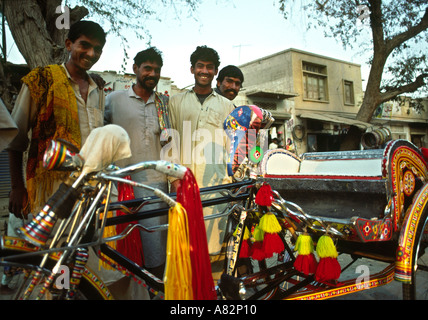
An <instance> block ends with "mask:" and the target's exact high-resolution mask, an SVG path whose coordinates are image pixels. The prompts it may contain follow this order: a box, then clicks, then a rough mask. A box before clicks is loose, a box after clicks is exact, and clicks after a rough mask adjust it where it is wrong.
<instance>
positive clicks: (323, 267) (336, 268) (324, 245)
mask: <svg viewBox="0 0 428 320" xmlns="http://www.w3.org/2000/svg"><path fill="white" fill-rule="evenodd" d="M317 254H318V256H319V257H320V261H319V263H318V268H317V271H316V273H315V279H316V280H317V281H319V282H328V281H332V280H337V279H339V277H340V273H341V271H342V270H341V267H340V264H339V262H338V261H337V256H338V253H337V250H336V247H335V246H334V243H333V240H332V239H331V238H330V236H328V235H323V236H321V237H320V238H319V239H318V243H317Z"/></svg>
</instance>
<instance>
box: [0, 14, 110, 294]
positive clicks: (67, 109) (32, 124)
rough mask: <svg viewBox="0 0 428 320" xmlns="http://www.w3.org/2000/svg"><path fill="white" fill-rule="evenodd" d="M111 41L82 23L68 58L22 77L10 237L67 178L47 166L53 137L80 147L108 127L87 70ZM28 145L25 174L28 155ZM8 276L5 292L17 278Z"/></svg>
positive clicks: (11, 149)
mask: <svg viewBox="0 0 428 320" xmlns="http://www.w3.org/2000/svg"><path fill="white" fill-rule="evenodd" d="M105 42H106V34H105V32H104V30H103V29H102V28H101V26H100V25H99V24H97V23H95V22H92V21H78V22H76V23H75V24H73V25H72V26H71V27H70V30H69V33H68V36H67V39H66V41H65V47H66V49H67V51H68V52H69V56H68V57H69V58H68V60H67V61H66V62H65V63H63V64H61V65H56V64H55V65H49V66H45V67H37V68H35V69H33V70H32V71H30V73H28V74H27V75H26V76H25V77H23V78H22V83H23V85H22V88H21V91H20V93H19V95H18V97H17V99H16V102H15V106H14V109H13V112H12V117H13V120H14V121H15V123H16V124H17V127H18V129H19V131H18V134H17V135H16V137H15V138H14V140H13V141H12V142H11V143H10V144H9V145H8V147H7V150H8V153H9V166H10V174H11V192H10V196H9V212H10V214H9V225H8V235H9V236H17V235H16V234H15V232H14V230H15V229H16V228H17V227H21V226H22V224H23V221H22V219H23V218H26V217H27V214H28V213H32V214H37V213H38V212H39V210H40V209H41V207H42V206H44V204H45V203H46V201H47V200H48V199H49V197H50V196H51V195H52V193H53V192H54V191H56V190H57V189H58V187H59V185H60V183H61V182H62V181H64V179H65V177H67V173H59V172H52V171H47V170H46V169H44V168H43V154H44V151H45V150H46V147H48V145H49V143H50V141H51V140H52V139H59V138H60V139H64V140H67V141H69V142H71V143H73V144H74V145H75V146H77V147H78V148H80V147H81V146H82V145H83V143H84V142H85V140H86V138H87V137H88V135H89V133H90V132H91V130H92V129H95V128H97V127H100V126H102V125H103V113H104V101H105V99H104V93H103V91H102V89H101V88H99V87H98V86H97V85H96V83H95V82H94V81H93V80H92V79H91V77H90V76H89V75H88V73H87V71H88V70H89V69H90V68H91V67H92V66H93V65H94V64H95V63H96V62H97V61H98V59H99V58H100V56H101V53H102V49H103V47H104V44H105ZM30 131H31V137H30V139H29V138H28V133H29V132H30ZM28 146H29V148H28V159H27V163H26V172H25V175H24V172H23V168H24V166H23V153H24V152H25V151H26V150H27V147H28ZM24 177H25V179H26V181H24ZM6 278H7V279H6ZM6 278H4V279H3V280H4V281H3V280H2V284H1V289H2V290H3V289H7V288H8V287H7V282H8V281H10V280H11V277H6Z"/></svg>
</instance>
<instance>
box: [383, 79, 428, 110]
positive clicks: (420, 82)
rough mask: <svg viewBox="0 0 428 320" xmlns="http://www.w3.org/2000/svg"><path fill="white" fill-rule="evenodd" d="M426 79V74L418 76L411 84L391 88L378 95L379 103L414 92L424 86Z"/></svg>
mask: <svg viewBox="0 0 428 320" xmlns="http://www.w3.org/2000/svg"><path fill="white" fill-rule="evenodd" d="M426 78H428V74H427V73H423V74H421V75H419V76H418V77H417V78H416V80H415V81H413V82H411V83H408V84H405V85H403V86H400V87H397V88H393V89H391V90H389V91H387V92H384V93H381V94H380V100H381V101H380V103H382V102H386V101H389V100H391V99H393V98H395V97H396V96H398V95H400V94H402V93H406V92H415V91H416V90H418V89H419V88H420V87H422V86H424V85H425V79H426Z"/></svg>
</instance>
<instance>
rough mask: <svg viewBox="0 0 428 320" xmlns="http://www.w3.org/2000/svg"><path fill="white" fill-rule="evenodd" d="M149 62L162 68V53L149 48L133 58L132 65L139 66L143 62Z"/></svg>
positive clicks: (154, 48)
mask: <svg viewBox="0 0 428 320" xmlns="http://www.w3.org/2000/svg"><path fill="white" fill-rule="evenodd" d="M146 61H150V62H156V63H157V64H158V65H159V66H161V67H162V66H163V60H162V52H161V51H159V50H158V49H157V48H156V47H151V48H148V49H146V50H143V51H140V52H138V53H137V55H136V56H135V58H134V63H135V64H136V65H137V66H140V65H141V64H142V63H143V62H146Z"/></svg>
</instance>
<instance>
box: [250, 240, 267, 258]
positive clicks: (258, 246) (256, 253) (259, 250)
mask: <svg viewBox="0 0 428 320" xmlns="http://www.w3.org/2000/svg"><path fill="white" fill-rule="evenodd" d="M251 258H252V259H254V260H257V261H260V260H263V259H265V258H266V255H265V251H264V250H263V241H257V242H254V243H253V245H252V246H251Z"/></svg>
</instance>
